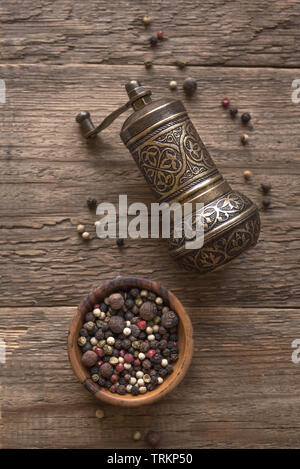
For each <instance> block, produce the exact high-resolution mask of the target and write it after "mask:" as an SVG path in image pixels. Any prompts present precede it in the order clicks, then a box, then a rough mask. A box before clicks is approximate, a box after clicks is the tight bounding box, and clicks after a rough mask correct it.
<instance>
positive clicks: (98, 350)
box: [95, 347, 104, 357]
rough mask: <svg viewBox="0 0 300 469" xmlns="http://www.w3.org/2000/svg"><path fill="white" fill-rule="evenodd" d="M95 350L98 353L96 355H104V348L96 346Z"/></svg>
mask: <svg viewBox="0 0 300 469" xmlns="http://www.w3.org/2000/svg"><path fill="white" fill-rule="evenodd" d="M95 352H96V354H97V355H98V357H104V350H103V349H102V348H100V347H96V348H95Z"/></svg>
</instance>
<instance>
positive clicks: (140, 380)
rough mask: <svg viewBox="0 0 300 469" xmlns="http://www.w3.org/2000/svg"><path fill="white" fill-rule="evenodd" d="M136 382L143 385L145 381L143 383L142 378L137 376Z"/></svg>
mask: <svg viewBox="0 0 300 469" xmlns="http://www.w3.org/2000/svg"><path fill="white" fill-rule="evenodd" d="M137 384H138V386H144V384H145V383H144V380H143V378H139V379H138V380H137Z"/></svg>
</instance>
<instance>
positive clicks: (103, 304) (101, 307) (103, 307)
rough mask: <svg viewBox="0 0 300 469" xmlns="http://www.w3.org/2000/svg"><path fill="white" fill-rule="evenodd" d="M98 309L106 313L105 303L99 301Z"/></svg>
mask: <svg viewBox="0 0 300 469" xmlns="http://www.w3.org/2000/svg"><path fill="white" fill-rule="evenodd" d="M100 310H101V311H103V312H104V313H106V312H107V310H108V306H107V305H106V304H105V303H100Z"/></svg>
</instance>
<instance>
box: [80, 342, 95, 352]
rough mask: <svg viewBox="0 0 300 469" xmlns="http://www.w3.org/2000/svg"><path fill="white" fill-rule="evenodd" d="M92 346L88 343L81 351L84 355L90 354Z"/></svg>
mask: <svg viewBox="0 0 300 469" xmlns="http://www.w3.org/2000/svg"><path fill="white" fill-rule="evenodd" d="M92 349H93V347H92V344H91V343H90V342H87V343H86V344H85V345H84V346H83V347H82V349H81V351H82V353H84V352H88V351H89V350H92Z"/></svg>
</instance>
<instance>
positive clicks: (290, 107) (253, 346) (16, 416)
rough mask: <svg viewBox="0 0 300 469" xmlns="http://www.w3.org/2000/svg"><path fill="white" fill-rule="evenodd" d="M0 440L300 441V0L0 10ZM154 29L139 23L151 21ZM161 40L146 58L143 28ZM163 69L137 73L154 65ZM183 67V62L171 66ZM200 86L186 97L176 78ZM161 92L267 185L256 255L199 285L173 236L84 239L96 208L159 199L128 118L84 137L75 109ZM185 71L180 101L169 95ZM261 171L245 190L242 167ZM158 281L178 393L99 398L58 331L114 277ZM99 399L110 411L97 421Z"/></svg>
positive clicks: (111, 444)
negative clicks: (1, 343)
mask: <svg viewBox="0 0 300 469" xmlns="http://www.w3.org/2000/svg"><path fill="white" fill-rule="evenodd" d="M0 5H1V6H0V23H1V37H0V78H1V79H4V80H5V83H6V88H7V102H6V104H0V116H1V118H0V126H1V141H0V200H1V204H0V216H1V238H0V256H1V257H0V260H1V264H0V265H1V272H0V274H1V285H0V293H1V316H0V337H1V338H3V339H5V341H6V343H7V361H6V364H5V365H0V374H1V394H0V395H1V418H0V436H1V438H0V446H2V447H4V448H14V447H18V448H32V447H33V448H86V447H89V448H105V447H106V448H131V447H145V443H144V442H143V440H142V441H140V442H138V443H135V442H133V441H132V433H133V432H134V431H136V430H141V431H142V433H143V434H144V433H145V430H146V429H154V428H156V429H158V430H159V431H161V432H162V443H161V446H162V447H165V448H211V447H217V448H238V447H242V448H251V447H259V448H273V447H281V448H291V447H299V446H300V445H299V430H300V404H299V385H300V364H299V365H296V364H293V363H292V361H291V353H292V348H291V343H292V341H293V340H294V339H297V338H300V327H299V312H300V310H299V298H300V285H299V284H300V282H299V281H300V276H299V247H300V243H299V240H300V216H299V215H300V201H299V194H300V190H299V175H300V161H299V154H300V153H299V146H300V145H299V143H300V104H298V105H296V104H293V103H292V101H291V92H292V87H291V84H292V81H293V80H294V79H297V78H300V49H299V47H298V45H299V39H300V4H299V2H297V1H296V0H278V1H273V0H264V1H261V0H253V1H252V2H248V1H240V2H231V1H226V0H225V1H221V0H220V1H218V0H211V1H208V2H198V1H190V0H188V1H184V2H179V1H170V0H168V1H164V2H161V1H159V0H155V1H151V2H144V1H138V0H135V1H131V2H128V1H125V0H117V1H114V2H109V1H107V0H98V1H96V0H89V1H85V2H79V1H75V2H74V1H73V0H60V1H54V2H49V1H39V2H34V1H33V0H22V1H21V0H16V1H15V2H4V1H3V0H2V1H1V2H0ZM145 13H148V14H149V15H150V16H151V18H152V24H151V26H150V27H149V28H148V29H145V27H144V26H143V24H142V22H141V18H142V17H143V15H144V14H145ZM160 28H163V29H164V30H165V35H166V37H167V38H168V40H166V41H164V42H162V43H160V44H159V46H158V47H157V48H156V49H155V50H154V49H150V48H149V45H148V43H147V39H148V37H149V35H150V34H151V32H152V31H153V32H155V31H156V30H158V29H160ZM148 58H151V59H152V60H153V62H154V66H153V68H152V69H151V70H145V68H144V65H143V62H144V59H148ZM181 58H185V59H186V60H187V61H188V64H189V65H188V67H187V68H186V69H185V70H179V69H178V68H176V67H175V66H174V65H173V62H174V61H175V60H177V59H181ZM186 76H193V77H195V78H196V79H197V81H198V92H197V94H196V96H194V98H193V99H190V100H186V99H185V97H184V95H183V93H182V89H181V86H182V81H183V79H184V78H185V77H186ZM132 78H138V79H140V80H141V81H142V82H143V84H145V85H146V86H150V87H151V88H152V90H153V96H154V97H157V98H161V97H164V96H171V95H173V96H176V97H179V98H182V99H183V100H184V102H185V104H186V107H187V109H188V111H189V113H190V116H191V118H192V120H193V122H194V124H195V126H196V128H197V129H198V131H199V133H200V135H201V137H202V139H203V140H204V142H205V143H206V145H207V147H208V149H209V151H210V152H211V154H212V156H213V157H214V159H215V162H216V163H217V165H218V167H219V169H220V170H221V172H222V173H223V174H224V176H226V178H227V179H228V180H229V182H230V183H231V184H232V186H233V187H234V188H236V189H238V190H241V191H242V192H244V193H245V194H246V195H248V196H250V197H251V198H252V199H253V200H254V201H256V202H257V204H258V205H261V200H262V195H261V193H260V191H259V185H260V183H261V182H271V183H272V186H273V189H272V207H271V208H270V209H269V210H268V211H265V212H263V211H262V212H261V219H262V232H261V236H260V241H259V244H258V246H257V247H256V248H255V249H253V250H252V251H250V252H249V253H247V254H245V255H243V256H242V257H240V258H239V259H238V260H236V261H235V262H233V263H232V264H231V265H229V266H227V267H226V269H224V270H223V271H220V272H217V273H212V274H209V275H206V276H204V277H203V276H202V277H201V276H198V275H196V274H190V273H189V274H187V273H185V272H184V271H182V270H181V269H180V268H179V267H178V266H177V265H176V264H175V262H174V261H172V260H171V258H170V257H169V255H168V253H167V250H166V246H165V243H164V242H163V241H157V240H150V239H149V240H142V241H134V240H128V241H127V242H126V247H125V248H124V249H123V250H122V251H120V250H119V249H118V248H117V247H116V245H115V242H114V241H113V240H105V241H103V240H99V239H97V238H94V239H93V240H92V241H90V242H89V243H84V242H83V241H82V240H81V239H80V238H79V237H78V235H77V233H76V225H77V223H78V222H83V223H85V224H86V225H87V226H88V227H89V230H90V231H91V232H93V233H94V229H93V222H94V221H95V217H94V216H93V215H92V214H91V213H90V212H89V211H88V209H87V207H86V198H87V197H88V196H93V197H96V198H97V199H98V201H111V202H116V201H117V200H118V194H125V193H126V194H128V196H129V200H130V201H133V200H135V201H143V202H146V203H149V202H150V201H152V200H153V198H152V194H151V192H150V190H149V189H148V188H147V187H146V184H145V182H144V180H143V178H142V176H141V175H140V174H139V171H138V169H137V168H136V166H135V163H134V162H133V160H132V158H131V156H130V155H129V153H128V151H127V150H126V148H125V147H124V146H123V144H122V143H121V141H120V140H119V136H118V134H119V130H120V127H121V124H122V122H123V119H122V118H120V119H119V120H118V121H116V122H115V123H114V124H113V125H112V126H111V128H110V129H107V130H106V131H105V132H104V133H103V136H102V137H101V138H98V139H97V140H96V141H93V142H92V143H90V144H87V143H86V141H84V140H83V138H82V137H81V136H80V133H79V130H78V128H77V124H76V123H75V121H74V117H75V115H76V113H77V112H78V111H79V110H82V109H89V110H90V111H91V112H93V116H94V120H95V122H96V123H97V122H99V121H100V120H101V119H102V118H104V117H105V115H106V114H107V113H109V112H111V111H112V110H113V109H115V108H116V107H117V106H119V105H121V104H122V103H124V102H125V101H126V96H125V91H124V87H123V85H124V83H125V82H126V81H127V80H129V79H132ZM170 79H176V80H177V82H178V85H179V89H178V91H175V92H171V91H170V90H169V88H168V83H169V80H170ZM224 96H228V97H229V98H230V99H231V101H232V102H233V103H234V104H236V105H237V106H238V108H239V110H240V111H241V112H244V111H249V112H251V114H252V116H253V118H252V123H253V127H254V129H253V131H252V132H251V133H250V143H249V145H248V146H247V147H242V145H241V144H240V135H241V133H242V131H243V130H242V127H241V125H240V122H239V119H237V120H236V121H232V120H231V119H230V118H229V116H228V114H227V112H226V111H224V110H223V109H222V108H221V106H220V100H221V98H222V97H224ZM245 169H250V170H251V171H252V172H253V178H252V181H250V182H249V183H245V182H244V181H243V176H242V174H243V171H244V170H245ZM120 274H122V275H127V274H128V275H137V276H145V277H149V278H152V279H155V280H157V281H159V282H161V283H162V284H164V285H165V286H166V287H167V288H170V289H171V290H173V292H174V293H175V294H176V295H178V297H179V298H180V300H181V301H182V302H183V303H184V305H185V307H186V309H187V311H188V312H189V313H190V315H191V318H192V321H193V325H194V329H195V344H196V347H195V356H194V359H193V363H192V366H191V368H190V371H189V373H188V376H187V377H186V379H185V380H184V382H183V383H182V384H181V385H180V386H179V387H178V389H177V390H176V391H174V392H173V393H172V394H171V395H170V397H169V398H167V399H165V400H163V401H161V402H159V403H157V404H155V405H153V406H151V407H147V408H141V409H137V410H132V409H118V408H113V407H110V406H108V405H101V403H99V402H98V401H96V400H95V399H94V398H93V397H92V396H91V395H90V394H89V393H88V392H87V391H85V390H84V389H83V388H82V386H81V385H80V384H79V383H78V382H77V380H76V379H75V377H74V375H73V372H72V370H71V368H70V365H69V362H68V358H67V352H66V339H67V331H68V323H69V320H70V318H71V317H72V315H73V313H74V311H75V307H76V305H77V304H78V302H79V301H80V299H81V298H82V297H83V296H84V295H86V293H87V292H88V291H89V290H90V289H91V288H92V287H93V286H96V285H97V284H99V283H100V282H101V281H103V280H105V279H110V278H114V277H115V276H116V275H120ZM99 407H101V408H102V409H103V410H104V412H105V417H104V418H103V419H102V420H98V419H97V418H96V417H95V411H96V409H97V408H99Z"/></svg>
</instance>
